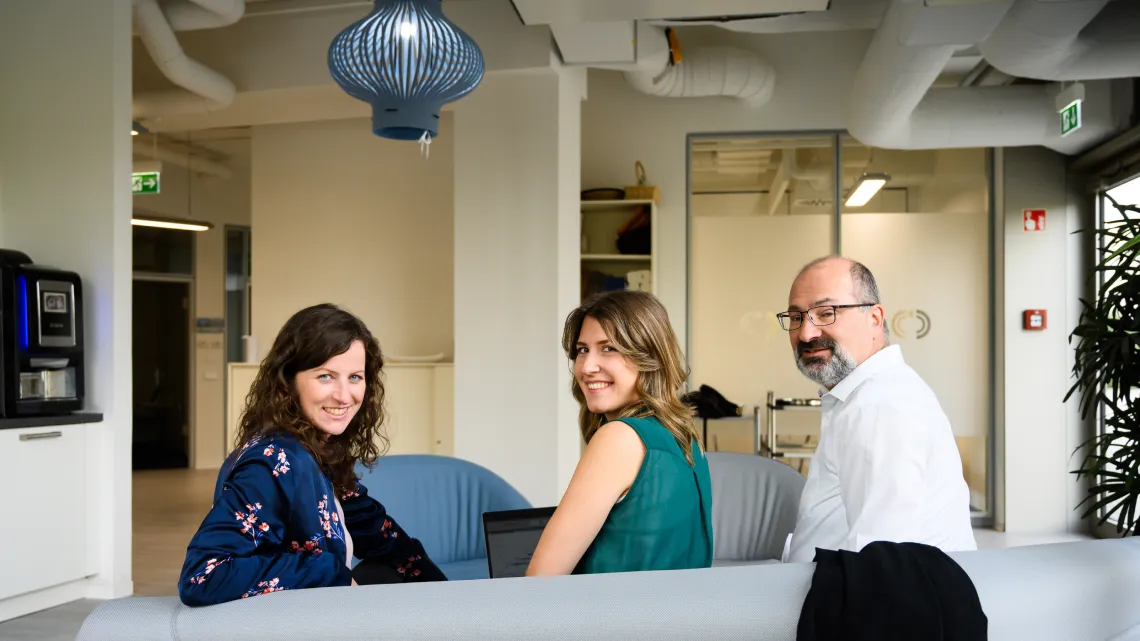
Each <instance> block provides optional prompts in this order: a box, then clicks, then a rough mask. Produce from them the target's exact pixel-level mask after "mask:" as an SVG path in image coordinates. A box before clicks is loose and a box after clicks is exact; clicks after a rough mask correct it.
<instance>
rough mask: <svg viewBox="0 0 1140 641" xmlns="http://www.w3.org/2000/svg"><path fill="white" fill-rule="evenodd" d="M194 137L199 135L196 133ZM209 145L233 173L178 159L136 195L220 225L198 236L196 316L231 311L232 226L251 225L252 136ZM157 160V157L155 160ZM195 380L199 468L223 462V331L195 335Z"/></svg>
mask: <svg viewBox="0 0 1140 641" xmlns="http://www.w3.org/2000/svg"><path fill="white" fill-rule="evenodd" d="M191 139H192V140H196V138H195V137H194V136H191ZM208 145H209V147H210V148H211V149H213V150H215V151H218V152H220V153H222V154H225V155H226V156H227V159H226V160H225V161H224V164H225V165H226V166H227V167H229V168H230V169H231V170H232V171H233V175H232V176H231V177H230V178H226V179H223V178H219V177H216V176H210V175H205V174H197V173H193V174H192V173H191V171H190V170H189V169H187V168H186V167H181V166H179V165H175V164H172V163H169V162H167V163H164V164H163V165H162V189H161V191H160V193H158V194H139V195H136V196H134V198H133V201H134V207H135V208H136V209H138V210H139V211H140V212H143V211H145V212H150V213H153V214H156V215H161V216H171V217H175V218H190V219H194V220H201V221H205V222H210V223H213V224H214V228H213V229H210V230H208V231H203V232H181V233H192V234H193V236H194V308H193V309H192V310H191V322H193V320H194V318H223V317H224V316H225V312H226V291H225V278H226V254H225V250H226V225H241V226H249V224H250V141H249V138H248V137H237V138H228V139H224V140H211V141H209V143H208ZM149 162H153V161H149ZM191 340H193V341H194V347H193V354H194V371H193V375H194V383H193V386H192V390H191V393H192V394H193V400H192V402H191V405H192V411H191V416H190V424H191V428H190V435H191V440H190V447H191V452H192V456H191V461H192V464H193V466H194V468H195V469H213V468H218V467H221V464H222V461H223V459H224V458H225V455H226V453H228V450H229V448H228V447H227V446H228V444H226V443H224V436H223V431H224V428H225V373H226V367H225V362H226V350H225V344H224V343H223V342H222V341H223V335H222V334H200V335H194V334H193V333H192V334H191Z"/></svg>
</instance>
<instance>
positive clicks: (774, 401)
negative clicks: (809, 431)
mask: <svg viewBox="0 0 1140 641" xmlns="http://www.w3.org/2000/svg"><path fill="white" fill-rule="evenodd" d="M820 405H821V403H820V400H819V399H818V398H776V393H775V392H768V402H767V404H766V409H767V419H768V420H767V429H766V430H765V435H764V437H763V438H761V439H760V441H761V442H760V448H759V450H758V453H759V454H760V455H761V456H767V457H769V458H782V459H792V460H796V461H797V462H796V463H795V464H793V463H792V461H791V460H786V461H785V462H786V463H788V465H791V466H792V467H794V468H796V469H798V470H799V471H800V472H801V473H802V472H803V463H804V461H810V460H811V458H812V457H813V456H815V444H814V443H811V442H810V438H809V439H808V440H805V441H804V442H803V443H794V442H791V441H783V442H781V441H779V440H777V437H776V413H777V412H786V411H804V410H809V411H818V410H819V408H820ZM757 414H759V408H757ZM759 431H760V428H759V421H757V432H758V433H759Z"/></svg>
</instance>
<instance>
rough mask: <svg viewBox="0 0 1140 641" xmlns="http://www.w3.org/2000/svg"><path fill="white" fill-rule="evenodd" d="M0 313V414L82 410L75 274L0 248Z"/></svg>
mask: <svg viewBox="0 0 1140 641" xmlns="http://www.w3.org/2000/svg"><path fill="white" fill-rule="evenodd" d="M0 316H2V321H0V416H4V417H9V418H11V417H17V416H42V415H52V414H69V413H72V412H75V411H78V410H81V409H83V374H84V371H83V288H82V281H81V279H80V278H79V275H78V274H76V273H74V272H69V271H64V270H61V269H55V268H52V267H47V266H44V265H36V264H35V263H33V262H32V260H31V258H30V257H29V256H28V255H27V254H25V253H23V252H19V251H15V250H11V249H0Z"/></svg>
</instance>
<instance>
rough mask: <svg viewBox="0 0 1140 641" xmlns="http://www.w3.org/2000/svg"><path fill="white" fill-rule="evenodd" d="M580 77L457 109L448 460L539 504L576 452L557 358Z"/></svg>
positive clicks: (570, 255)
mask: <svg viewBox="0 0 1140 641" xmlns="http://www.w3.org/2000/svg"><path fill="white" fill-rule="evenodd" d="M583 89H584V78H583V77H582V72H581V70H577V71H573V70H550V69H547V70H545V71H538V72H525V73H512V74H495V75H493V76H489V77H487V78H486V79H485V80H484V81H483V84H482V85H481V86H480V87H479V89H478V90H477V91H476V92H475V93H473V94H471V96H470V97H468V98H466V99H465V100H463V101H462V102H461V103H459V104H458V105H457V106H456V111H455V167H456V172H455V237H456V244H455V455H456V456H458V457H460V458H465V459H468V460H471V461H474V462H476V463H479V464H481V465H484V466H486V467H488V468H489V469H491V470H492V471H494V472H496V473H498V474H500V475H501V476H503V477H504V478H505V479H506V480H507V481H508V482H509V483H511V484H512V485H513V486H514V487H515V488H517V489H518V490H519V491H520V492H522V493H523V495H524V496H526V497H527V498H528V499H529V500H530V501H531V502H532V503H534V504H535V505H553V504H554V503H556V502H557V501H558V499H559V497H560V496H561V494H562V492H563V490H564V489H565V487H566V484H567V483H568V481H569V477H570V475H571V474H572V471H573V466H574V465H575V464H576V462H577V460H578V456H579V453H580V448H579V443H580V439H579V438H577V425H576V417H577V411H576V410H577V408H576V406H575V404H574V403H573V401H572V400H571V396H570V391H569V384H570V377H569V366H568V361H567V358H566V355H565V353H564V352H563V351H562V350H561V348H560V343H561V333H562V325H563V322H564V320H565V318H566V315H567V314H568V313H569V312H570V311H571V310H572V309H573V308H574V307H575V306H576V305H577V304H578V299H579V295H580V292H579V289H578V287H579V268H578V252H579V248H580V235H579V204H578V203H579V197H578V190H579V184H580V181H579V175H578V168H579V166H580V159H579V157H578V149H579V130H578V127H579V124H578V123H579V119H580V117H581V115H580V114H581V112H580V106H581V103H580V100H581V97H582V91H583Z"/></svg>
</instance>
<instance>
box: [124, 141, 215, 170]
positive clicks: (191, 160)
mask: <svg viewBox="0 0 1140 641" xmlns="http://www.w3.org/2000/svg"><path fill="white" fill-rule="evenodd" d="M132 151H133V152H134V155H136V156H146V157H147V158H154V159H155V160H161V161H162V162H168V163H170V164H172V165H178V166H179V167H186V168H187V169H189V170H190V171H193V172H197V173H200V174H208V175H210V176H217V177H218V178H222V179H226V180H228V179H229V178H230V177H231V176H233V171H231V170H230V168H229V167H227V166H225V165H223V164H221V163H218V162H214V161H212V160H207V159H205V158H198V157H192V156H190V155H189V154H186V153H184V152H181V151H174V150H172V149H168V148H166V147H162V146H158V147H157V148H156V147H155V145H154V144H153V143H149V142H146V141H143V140H136V141H135V142H134V145H133V146H132Z"/></svg>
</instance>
